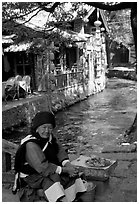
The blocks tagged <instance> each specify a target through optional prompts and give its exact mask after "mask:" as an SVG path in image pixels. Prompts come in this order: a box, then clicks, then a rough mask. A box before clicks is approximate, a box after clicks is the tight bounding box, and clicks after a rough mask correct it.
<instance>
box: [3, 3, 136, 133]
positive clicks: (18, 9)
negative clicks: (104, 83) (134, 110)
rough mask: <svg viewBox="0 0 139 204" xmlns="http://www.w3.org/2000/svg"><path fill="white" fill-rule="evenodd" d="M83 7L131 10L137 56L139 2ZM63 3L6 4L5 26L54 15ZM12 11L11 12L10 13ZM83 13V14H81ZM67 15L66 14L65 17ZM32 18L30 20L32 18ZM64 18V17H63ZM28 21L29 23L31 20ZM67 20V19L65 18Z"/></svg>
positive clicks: (131, 129)
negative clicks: (18, 20) (41, 16)
mask: <svg viewBox="0 0 139 204" xmlns="http://www.w3.org/2000/svg"><path fill="white" fill-rule="evenodd" d="M82 3H83V5H89V6H93V7H96V8H99V9H102V10H107V11H119V10H125V9H130V10H131V15H130V20H131V28H132V33H133V37H134V42H135V51H136V56H137V2H120V3H113V2H110V3H108V2H106V3H105V2H103V3H102V2H82ZM61 4H62V3H60V2H36V3H34V2H4V3H2V9H3V10H2V22H3V25H4V24H6V23H7V21H9V20H10V21H11V20H15V19H25V16H26V15H28V14H31V13H33V12H35V13H33V14H32V17H33V16H34V15H36V14H37V13H38V12H40V11H42V10H43V11H46V12H50V13H54V12H55V9H56V8H59V7H60V5H61ZM73 8H74V9H77V8H78V2H77V3H74V4H73ZM9 11H10V12H9ZM81 13H82V12H81ZM65 14H66V13H64V15H65ZM32 17H30V19H31V18H32ZM62 18H63V17H62ZM30 19H28V21H29V20H30ZM64 19H65V18H64ZM136 126H137V115H136V116H135V120H134V122H133V124H132V126H131V127H130V128H129V129H128V130H127V131H126V133H125V136H127V135H130V134H131V133H132V132H134V131H135V130H136V129H137V127H136Z"/></svg>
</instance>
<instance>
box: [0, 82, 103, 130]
mask: <svg viewBox="0 0 139 204" xmlns="http://www.w3.org/2000/svg"><path fill="white" fill-rule="evenodd" d="M89 86H90V84H88V83H86V84H85V83H84V84H75V85H72V86H71V87H68V88H63V89H59V90H57V91H53V92H52V94H51V95H49V96H48V94H47V92H42V93H38V94H37V95H35V96H31V97H30V98H26V99H20V100H19V101H15V102H12V103H11V104H12V105H9V106H8V108H6V106H5V107H4V106H3V110H2V129H7V128H11V127H13V126H17V125H20V124H21V123H25V124H27V125H30V123H31V120H32V118H33V117H34V115H35V114H36V113H37V112H38V111H44V110H45V111H48V110H51V107H52V111H53V112H54V113H56V112H57V111H60V110H62V109H64V108H66V107H68V106H71V105H73V104H75V103H77V102H80V101H82V100H85V99H86V98H87V97H88V96H90V95H92V94H95V93H98V92H100V91H102V90H103V89H104V87H101V84H100V85H99V87H98V84H97V87H96V85H95V84H94V85H93V84H92V90H91V92H90V89H89ZM9 103H10V102H9Z"/></svg>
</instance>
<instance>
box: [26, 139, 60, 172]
mask: <svg viewBox="0 0 139 204" xmlns="http://www.w3.org/2000/svg"><path fill="white" fill-rule="evenodd" d="M26 160H27V162H28V164H29V165H30V166H31V167H32V168H34V169H35V170H36V171H37V172H38V173H41V174H43V175H44V176H48V175H49V174H53V173H55V172H56V169H57V165H55V164H52V163H49V162H48V161H45V155H44V153H43V152H42V150H41V148H40V147H39V146H38V145H37V144H36V143H34V142H28V143H27V144H26Z"/></svg>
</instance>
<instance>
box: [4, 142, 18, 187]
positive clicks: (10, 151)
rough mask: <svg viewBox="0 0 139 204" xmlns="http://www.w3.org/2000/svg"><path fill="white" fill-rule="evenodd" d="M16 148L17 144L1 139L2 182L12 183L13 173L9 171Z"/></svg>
mask: <svg viewBox="0 0 139 204" xmlns="http://www.w3.org/2000/svg"><path fill="white" fill-rule="evenodd" d="M17 148H18V145H17V144H14V143H12V142H9V141H7V140H5V139H2V182H4V183H12V182H13V180H14V173H11V172H10V171H11V170H12V159H13V157H14V156H15V153H16V151H17Z"/></svg>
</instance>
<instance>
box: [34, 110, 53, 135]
mask: <svg viewBox="0 0 139 204" xmlns="http://www.w3.org/2000/svg"><path fill="white" fill-rule="evenodd" d="M43 124H52V126H53V128H55V126H56V124H55V116H54V114H53V113H51V112H47V111H45V112H38V113H37V114H36V115H35V117H34V118H33V120H32V130H33V131H36V129H37V128H38V127H39V126H41V125H43Z"/></svg>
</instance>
